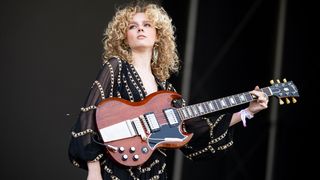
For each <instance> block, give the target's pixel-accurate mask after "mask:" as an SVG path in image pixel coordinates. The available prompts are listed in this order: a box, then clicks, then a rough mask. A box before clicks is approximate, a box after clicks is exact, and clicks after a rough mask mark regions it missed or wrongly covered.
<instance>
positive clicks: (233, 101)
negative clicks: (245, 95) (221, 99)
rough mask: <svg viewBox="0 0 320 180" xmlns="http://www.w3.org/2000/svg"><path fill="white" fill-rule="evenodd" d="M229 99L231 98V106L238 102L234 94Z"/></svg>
mask: <svg viewBox="0 0 320 180" xmlns="http://www.w3.org/2000/svg"><path fill="white" fill-rule="evenodd" d="M228 99H229V102H230V104H231V106H234V105H236V104H237V103H236V101H235V99H234V97H233V96H230V97H229V98H228Z"/></svg>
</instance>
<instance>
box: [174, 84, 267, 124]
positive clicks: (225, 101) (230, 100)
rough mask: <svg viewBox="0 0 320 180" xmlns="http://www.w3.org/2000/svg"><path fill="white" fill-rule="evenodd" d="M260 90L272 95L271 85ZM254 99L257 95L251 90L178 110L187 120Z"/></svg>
mask: <svg viewBox="0 0 320 180" xmlns="http://www.w3.org/2000/svg"><path fill="white" fill-rule="evenodd" d="M260 90H261V91H263V92H264V93H266V94H267V95H268V96H271V95H272V92H271V90H270V89H269V87H265V88H261V89H260ZM254 99H255V97H254V96H253V95H251V94H250V93H249V92H244V93H240V94H235V95H232V96H227V97H223V98H219V99H215V100H211V101H206V102H202V103H198V104H193V105H190V106H185V107H182V108H178V109H176V110H177V112H178V114H179V116H180V119H181V120H187V119H191V118H194V117H198V116H202V115H205V114H209V113H213V112H216V111H220V110H223V109H227V108H230V107H234V106H238V105H241V104H245V103H248V102H251V101H253V100H254Z"/></svg>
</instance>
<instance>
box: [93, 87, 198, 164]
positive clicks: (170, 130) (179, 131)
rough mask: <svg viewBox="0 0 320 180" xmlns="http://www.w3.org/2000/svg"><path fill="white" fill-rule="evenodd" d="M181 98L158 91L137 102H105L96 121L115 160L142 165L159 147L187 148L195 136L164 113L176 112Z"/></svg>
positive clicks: (99, 109)
mask: <svg viewBox="0 0 320 180" xmlns="http://www.w3.org/2000/svg"><path fill="white" fill-rule="evenodd" d="M179 98H181V95H179V94H177V93H175V92H172V91H158V92H155V93H153V94H151V95H149V96H148V97H146V98H145V99H144V100H142V101H140V102H134V103H133V102H130V101H127V100H124V99H120V98H108V99H105V100H103V101H102V102H101V103H100V104H99V105H98V106H97V109H96V122H97V126H98V129H99V130H100V133H101V136H102V137H103V139H104V144H105V145H106V147H107V148H106V150H107V151H108V153H109V154H110V155H111V157H112V158H113V159H114V160H115V161H116V162H118V163H120V164H122V165H125V166H138V165H141V164H143V163H144V162H145V161H147V160H148V159H149V157H150V156H151V155H152V153H153V152H154V150H156V149H157V148H160V147H163V148H179V147H181V146H183V145H185V144H186V143H187V142H188V141H189V140H190V139H191V137H192V134H188V133H186V132H185V131H184V130H183V128H182V126H181V124H182V123H181V122H182V121H181V120H179V119H174V120H172V121H174V122H172V121H171V123H170V121H169V120H168V118H170V117H168V116H170V115H166V114H165V113H164V110H168V109H170V111H174V110H175V108H174V107H173V106H172V101H173V100H174V99H179ZM150 114H151V116H150V119H149V120H148V119H146V117H149V115H150ZM170 114H171V113H170ZM157 123H158V124H157ZM140 125H141V127H142V128H141V127H140V132H139V130H137V129H138V128H139V126H140ZM141 129H143V131H144V132H141Z"/></svg>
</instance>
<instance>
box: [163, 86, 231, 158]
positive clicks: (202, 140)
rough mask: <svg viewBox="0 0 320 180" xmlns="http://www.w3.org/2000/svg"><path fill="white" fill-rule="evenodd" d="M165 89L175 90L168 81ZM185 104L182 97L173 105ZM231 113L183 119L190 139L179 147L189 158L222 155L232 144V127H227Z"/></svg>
mask: <svg viewBox="0 0 320 180" xmlns="http://www.w3.org/2000/svg"><path fill="white" fill-rule="evenodd" d="M167 84H168V85H167V90H171V91H176V90H175V89H174V88H173V86H172V85H171V84H170V83H167ZM182 106H185V102H184V100H183V99H181V100H179V101H176V104H175V107H182ZM231 118H232V113H225V114H213V115H212V116H202V117H198V118H193V119H189V120H186V121H184V124H185V128H186V131H187V132H190V133H193V137H192V139H191V140H190V141H189V142H188V144H186V145H185V146H184V147H182V148H181V151H182V152H183V153H184V154H185V156H186V157H187V158H189V159H191V160H202V159H208V158H212V157H216V156H217V155H222V154H224V153H225V152H226V150H227V149H228V148H229V147H230V146H232V144H233V140H232V139H233V127H229V124H230V121H231Z"/></svg>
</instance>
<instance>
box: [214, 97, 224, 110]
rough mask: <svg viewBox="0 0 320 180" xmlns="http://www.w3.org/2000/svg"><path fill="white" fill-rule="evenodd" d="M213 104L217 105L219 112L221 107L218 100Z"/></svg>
mask: <svg viewBox="0 0 320 180" xmlns="http://www.w3.org/2000/svg"><path fill="white" fill-rule="evenodd" d="M214 102H215V103H216V104H217V106H218V109H219V110H220V109H222V106H221V104H220V99H218V100H215V101H214Z"/></svg>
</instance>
